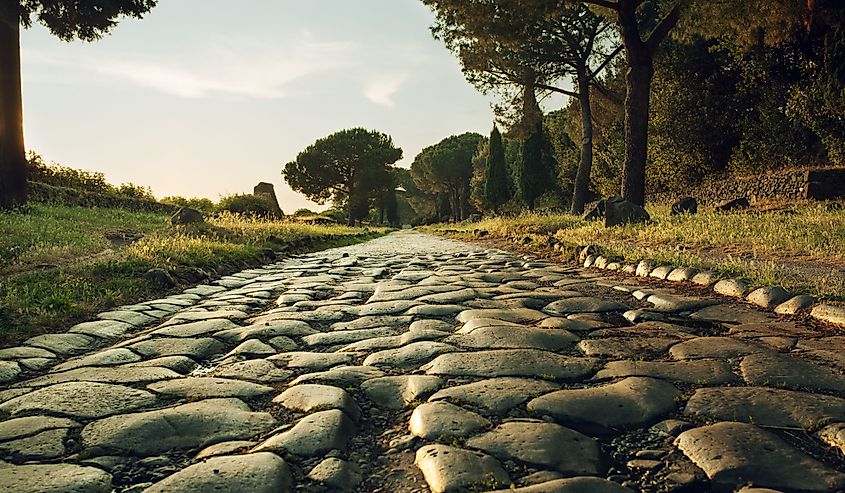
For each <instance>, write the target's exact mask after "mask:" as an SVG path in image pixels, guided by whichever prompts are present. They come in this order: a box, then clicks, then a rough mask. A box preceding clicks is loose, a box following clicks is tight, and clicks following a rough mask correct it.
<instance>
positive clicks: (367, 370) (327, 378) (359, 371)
mask: <svg viewBox="0 0 845 493" xmlns="http://www.w3.org/2000/svg"><path fill="white" fill-rule="evenodd" d="M383 376H385V373H384V372H383V371H381V370H379V369H378V368H374V367H372V366H336V367H334V368H331V369H329V370H326V371H321V372H316V373H306V374H305V375H300V376H298V377H296V378H295V379H294V380H293V381H291V382H290V385H298V384H301V383H323V384H327V385H336V386H338V387H343V388H346V387H357V386H360V385H361V384H362V383H364V382H366V381H367V380H370V379H373V378H379V377H383Z"/></svg>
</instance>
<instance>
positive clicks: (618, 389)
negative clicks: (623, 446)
mask: <svg viewBox="0 0 845 493" xmlns="http://www.w3.org/2000/svg"><path fill="white" fill-rule="evenodd" d="M679 395H680V392H679V391H678V389H676V388H675V387H674V386H673V385H672V384H670V383H667V382H664V381H662V380H656V379H653V378H647V377H628V378H626V379H624V380H621V381H619V382H616V383H612V384H609V385H603V386H600V387H590V388H585V389H574V390H558V391H556V392H552V393H550V394H546V395H543V396H540V397H536V398H534V399H532V400H531V401H529V402H528V406H527V407H528V411H529V412H531V413H534V414H535V415H544V414H548V415H550V416H552V417H554V418H555V420H556V421H558V422H559V423H561V424H564V425H566V426H571V427H573V428H575V429H578V430H581V431H585V432H587V433H607V432H611V431H614V430H619V429H627V428H634V427H642V426H647V425H648V424H650V423H652V422H654V421H657V419H659V418H660V417H662V416H665V415H666V414H668V413H670V412H672V411H673V410H674V409H675V398H676V397H677V396H679ZM608 409H613V410H614V412H612V413H609V412H607V410H608Z"/></svg>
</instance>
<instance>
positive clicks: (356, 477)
mask: <svg viewBox="0 0 845 493" xmlns="http://www.w3.org/2000/svg"><path fill="white" fill-rule="evenodd" d="M308 478H309V479H311V480H313V481H318V482H320V483H323V484H324V485H326V486H328V487H330V488H334V489H337V490H341V491H353V490H354V489H355V487H357V486H358V484H359V483H360V482H361V479H363V478H362V476H361V468H360V467H358V466H357V465H355V464H353V463H351V462H347V461H345V460H342V459H338V458H336V457H329V458H327V459H323V461H322V462H320V463H319V464H317V465H316V466H314V468H313V469H311V470H310V471H309V472H308Z"/></svg>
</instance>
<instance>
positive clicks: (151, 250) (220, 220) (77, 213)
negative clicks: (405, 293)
mask: <svg viewBox="0 0 845 493" xmlns="http://www.w3.org/2000/svg"><path fill="white" fill-rule="evenodd" d="M119 230H123V231H126V230H131V231H134V232H136V233H140V234H142V235H143V237H141V239H139V240H137V241H135V242H133V243H131V244H129V245H116V244H114V243H113V242H112V241H110V240H109V239H107V238H106V235H107V234H109V233H112V232H115V231H119ZM386 231H387V229H386V228H369V229H368V230H365V229H363V228H351V227H347V226H334V225H328V226H327V225H308V224H302V223H297V222H287V221H266V220H260V219H252V218H244V217H241V216H236V215H231V214H226V215H221V216H218V217H215V218H211V219H209V221H208V223H207V224H204V225H201V226H190V227H182V226H180V227H172V226H170V225H169V224H168V217H167V216H162V215H157V214H150V213H138V212H129V211H124V210H116V209H99V208H90V209H86V208H74V207H63V206H47V205H41V204H35V205H32V206H31V207H30V208H29V211H28V212H27V213H26V214H19V213H11V212H6V213H0V242H2V243H0V248H2V251H3V256H2V261H1V262H0V341H3V340H6V341H8V340H11V339H21V338H24V337H29V336H31V335H34V334H36V333H40V332H45V331H52V330H61V329H63V328H66V327H68V326H69V325H71V324H73V323H75V322H76V321H79V320H82V319H85V318H89V317H91V316H93V315H94V314H96V313H97V312H99V311H103V310H107V309H109V308H112V307H114V306H116V305H121V304H128V303H135V302H138V301H140V300H144V299H151V298H156V297H160V296H164V295H166V294H167V292H166V290H164V289H163V288H161V287H157V286H154V285H152V284H150V283H149V282H148V281H147V280H146V279H144V273H146V272H147V271H148V270H149V269H152V268H162V269H166V270H168V271H169V272H170V273H171V274H172V275H173V276H174V278H175V279H176V280H177V282H178V283H179V285H180V286H179V287H180V288H184V287H186V286H188V285H190V284H193V283H195V282H196V281H197V280H198V278H197V276H198V272H199V274H203V273H207V274H209V275H210V276H211V277H214V276H215V275H223V274H227V273H231V272H235V271H237V270H240V269H243V268H246V267H250V266H256V265H260V264H262V263H266V262H268V261H269V258H268V257H267V254H268V250H274V251H280V250H284V251H288V252H299V251H307V250H315V249H319V248H324V247H330V246H338V245H344V244H350V243H354V242H357V241H361V240H362V239H365V238H369V237H373V236H376V235H379V234H383V233H384V232H386Z"/></svg>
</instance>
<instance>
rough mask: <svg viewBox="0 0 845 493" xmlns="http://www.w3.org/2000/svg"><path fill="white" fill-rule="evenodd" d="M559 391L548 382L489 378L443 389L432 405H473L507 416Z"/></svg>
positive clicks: (435, 395)
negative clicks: (444, 401) (543, 395)
mask: <svg viewBox="0 0 845 493" xmlns="http://www.w3.org/2000/svg"><path fill="white" fill-rule="evenodd" d="M559 388H560V386H559V385H557V384H554V383H552V382H548V381H545V380H534V379H531V378H513V377H503V378H490V379H487V380H481V381H479V382H473V383H468V384H465V385H458V386H455V387H449V388H446V389H442V390H440V391H438V392H436V393H435V394H434V395H432V396H431V397H430V398H429V402H431V401H439V400H447V401H449V402H453V403H455V404H470V405H471V406H473V407H475V408H478V409H482V410H485V411H488V412H490V413H493V414H498V415H504V414H507V413H508V411H510V410H511V409H513V408H515V407H516V406H518V405H520V404H522V403H523V402H525V401H527V400H528V399H531V398H532V397H536V396H538V395H541V394H545V393H547V392H552V391H554V390H558V389H559Z"/></svg>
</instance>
